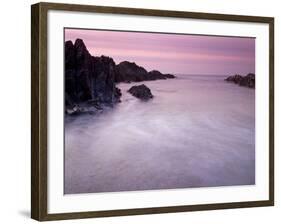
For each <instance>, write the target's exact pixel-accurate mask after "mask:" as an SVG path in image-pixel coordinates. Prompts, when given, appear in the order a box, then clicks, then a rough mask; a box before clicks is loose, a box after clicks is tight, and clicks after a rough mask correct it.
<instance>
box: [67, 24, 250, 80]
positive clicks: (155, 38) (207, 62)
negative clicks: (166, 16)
mask: <svg viewBox="0 0 281 224" xmlns="http://www.w3.org/2000/svg"><path fill="white" fill-rule="evenodd" d="M77 38H80V39H83V41H84V43H85V45H86V47H87V49H88V50H89V52H90V53H91V54H92V55H93V56H100V55H106V56H110V57H112V58H113V59H114V61H115V62H116V64H118V63H119V62H121V61H131V62H135V63H136V64H138V65H140V66H143V67H144V68H145V69H147V70H148V71H150V70H153V69H157V70H159V71H161V72H163V73H172V74H215V75H231V74H234V73H240V74H242V75H244V74H247V73H249V72H253V73H254V72H255V39H254V38H239V37H217V36H199V35H176V34H159V33H141V32H120V31H119V32H118V31H101V30H85V29H84V30H83V29H65V41H67V40H72V41H73V42H75V40H76V39H77Z"/></svg>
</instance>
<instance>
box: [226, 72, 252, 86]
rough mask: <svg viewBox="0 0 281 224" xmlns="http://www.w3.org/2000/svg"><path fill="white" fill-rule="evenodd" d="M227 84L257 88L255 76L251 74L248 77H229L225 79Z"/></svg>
mask: <svg viewBox="0 0 281 224" xmlns="http://www.w3.org/2000/svg"><path fill="white" fill-rule="evenodd" d="M225 81H227V82H234V83H235V84H238V85H240V86H246V87H249V88H255V74H253V73H249V74H248V75H246V76H241V75H237V74H236V75H233V76H229V77H227V78H226V79H225Z"/></svg>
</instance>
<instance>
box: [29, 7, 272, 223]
mask: <svg viewBox="0 0 281 224" xmlns="http://www.w3.org/2000/svg"><path fill="white" fill-rule="evenodd" d="M31 26H32V33H31V37H32V49H31V57H32V66H31V70H32V74H31V75H32V94H31V95H32V149H31V150H32V167H31V170H32V173H31V174H32V200H31V201H32V208H31V211H32V212H31V216H32V218H34V219H36V220H40V221H45V220H58V219H74V218H90V217H106V216H123V215H138V214H153V213H168V212H185V211H198V210H211V209H225V208H242V207H256V206H272V205H273V204H274V18H271V17H256V16H240V15H223V14H210V13H195V12H182V11H162V10H150V9H136V8H115V7H103V6H89V5H71V4H56V3H38V4H35V5H32V24H31Z"/></svg>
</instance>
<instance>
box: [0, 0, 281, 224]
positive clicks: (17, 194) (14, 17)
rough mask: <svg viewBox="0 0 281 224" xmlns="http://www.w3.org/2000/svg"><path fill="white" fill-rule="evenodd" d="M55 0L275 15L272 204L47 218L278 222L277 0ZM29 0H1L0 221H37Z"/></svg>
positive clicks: (280, 125)
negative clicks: (32, 193)
mask: <svg viewBox="0 0 281 224" xmlns="http://www.w3.org/2000/svg"><path fill="white" fill-rule="evenodd" d="M56 2H67V3H79V4H93V5H108V6H123V7H139V8H155V9H164V10H165V9H166V10H184V11H202V12H214V13H228V14H241V15H242V14H245V15H257V16H274V17H275V40H276V41H275V64H276V66H275V88H276V90H275V99H276V100H275V114H276V117H275V125H276V127H275V139H276V141H275V158H276V159H275V161H276V166H275V168H276V169H275V170H276V175H275V177H276V184H275V187H276V206H275V207H265V208H248V209H230V210H218V211H204V212H189V213H177V214H161V215H145V216H129V217H115V218H100V219H95V220H93V219H85V220H69V221H60V222H52V223H85V224H86V223H97V224H107V223H116V224H117V223H122V224H126V223H136V224H138V223H179V224H180V223H187V222H188V223H194V224H208V223H216V224H220V223H228V224H231V223H280V221H279V220H280V219H281V202H280V199H281V195H280V190H279V189H280V185H281V179H280V177H281V174H280V172H279V170H281V159H280V152H279V149H280V146H281V141H280V137H281V136H280V131H281V130H280V128H281V120H280V117H279V116H278V114H280V113H281V104H280V102H281V101H280V96H281V90H280V89H279V85H280V81H281V80H280V76H279V74H280V65H279V64H278V63H277V62H278V61H279V60H280V53H281V49H280V47H281V46H280V42H279V40H280V38H281V33H280V32H281V31H280V28H281V21H280V20H281V15H280V4H279V1H277V0H266V1H265V0H263V1H261V0H260V1H251V0H228V1H221V0H173V1H164V0H162V1H161V0H150V1H145V0H134V1H133V0H92V1H89V0H88V1H87V0H80V1H78V0H74V1H73V0H65V1H61V0H56ZM33 3H36V1H31V0H26V1H22V0H14V1H12V0H11V1H3V2H2V5H1V9H0V10H1V13H0V17H1V19H0V23H1V26H0V27H1V34H0V65H1V66H0V77H1V78H0V105H1V106H0V114H1V115H0V130H1V135H0V136H1V137H0V144H1V147H0V150H1V156H0V166H1V168H0V177H1V184H0V211H1V212H0V223H15V224H17V223H25V224H29V223H36V222H35V221H33V220H31V219H30V218H29V216H30V41H31V40H30V5H31V4H33Z"/></svg>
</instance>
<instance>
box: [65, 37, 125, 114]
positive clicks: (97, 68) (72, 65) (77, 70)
mask: <svg viewBox="0 0 281 224" xmlns="http://www.w3.org/2000/svg"><path fill="white" fill-rule="evenodd" d="M120 97H121V91H120V89H118V88H117V87H116V86H115V62H114V61H113V59H112V58H110V57H105V56H101V57H93V56H91V55H90V53H89V51H88V50H87V48H86V46H85V44H84V42H83V40H81V39H77V40H76V41H75V43H74V44H73V43H72V41H66V42H65V105H66V106H67V107H68V108H69V109H71V108H72V109H71V110H72V112H71V113H79V112H82V109H81V108H80V109H77V108H76V107H78V108H79V105H81V104H83V103H84V102H87V101H89V100H93V101H95V102H96V103H97V104H99V105H107V104H108V105H112V104H114V103H116V102H120ZM77 105H78V106H77ZM74 108H76V109H74ZM83 108H84V109H85V107H83ZM85 110H86V109H85ZM85 110H84V111H85Z"/></svg>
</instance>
